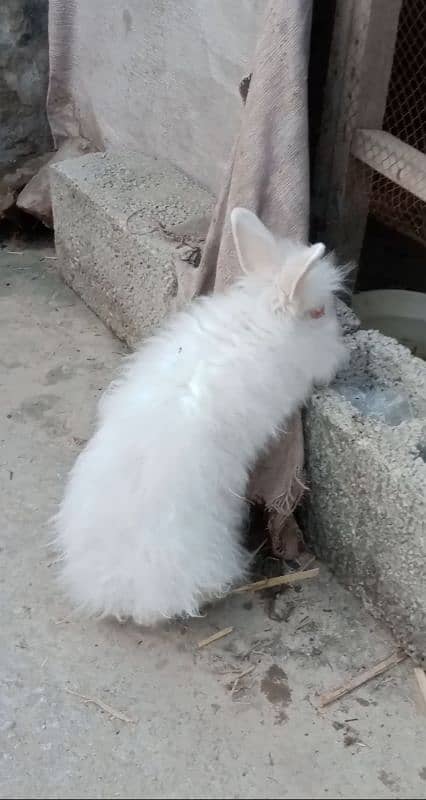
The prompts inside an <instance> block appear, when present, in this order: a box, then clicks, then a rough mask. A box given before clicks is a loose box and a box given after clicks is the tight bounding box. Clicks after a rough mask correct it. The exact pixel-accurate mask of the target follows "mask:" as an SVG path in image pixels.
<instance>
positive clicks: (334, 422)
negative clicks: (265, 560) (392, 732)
mask: <svg viewBox="0 0 426 800" xmlns="http://www.w3.org/2000/svg"><path fill="white" fill-rule="evenodd" d="M348 342H349V343H350V346H351V361H350V364H349V366H348V368H347V370H346V371H345V372H344V373H343V374H342V376H341V381H342V382H343V383H344V382H345V381H346V382H350V383H353V382H354V381H359V382H360V383H363V384H364V385H365V386H367V387H370V388H371V387H377V386H379V387H386V388H388V389H389V388H390V389H393V390H395V391H396V392H398V393H401V394H402V395H403V396H405V398H406V402H408V403H409V405H410V406H411V419H407V420H406V421H403V422H402V423H401V424H400V425H398V426H397V427H391V426H390V425H388V424H386V423H384V422H381V421H379V420H376V419H373V418H371V417H369V416H365V415H363V414H362V413H360V412H359V411H358V410H357V409H356V408H355V407H354V406H353V405H352V404H351V403H349V402H348V401H347V400H345V399H344V398H343V397H342V396H341V395H340V394H339V393H338V391H337V387H333V388H330V389H329V390H327V391H322V392H320V393H317V394H315V395H314V397H313V399H312V402H311V404H310V406H309V409H308V412H307V414H306V425H305V430H306V446H307V461H308V474H309V481H310V488H311V491H310V493H309V504H308V525H309V530H310V535H311V537H312V540H313V542H314V544H315V547H316V549H317V551H318V553H319V554H320V555H321V556H322V557H323V558H324V559H325V560H326V561H327V562H328V563H329V564H330V565H331V566H332V568H333V570H334V571H335V572H336V574H337V575H338V576H339V578H341V579H342V580H343V581H344V582H345V583H346V584H347V585H348V586H349V587H350V588H351V589H353V590H354V591H355V592H356V593H357V594H358V595H359V596H360V597H361V598H362V599H363V601H364V603H365V604H366V606H367V608H369V609H370V610H371V611H372V612H373V613H374V614H375V615H376V616H378V617H380V618H381V619H382V620H384V621H385V622H386V623H387V624H388V625H389V626H390V628H391V630H392V631H393V632H394V633H395V634H396V636H397V637H398V638H399V639H400V640H401V641H402V642H403V643H404V645H405V646H406V647H407V648H408V649H409V651H411V652H412V653H414V654H415V655H416V656H417V658H419V659H420V660H421V659H422V658H423V659H424V658H425V657H426V581H425V563H426V464H425V454H426V365H425V363H424V362H423V361H420V360H419V359H416V358H413V357H412V356H411V354H410V353H409V351H408V350H406V349H405V348H403V347H401V346H400V345H398V344H397V343H396V342H395V341H394V340H393V339H388V338H385V337H383V336H381V334H379V333H377V332H373V331H360V332H358V333H355V334H354V335H353V336H351V337H348Z"/></svg>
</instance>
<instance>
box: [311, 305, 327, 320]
mask: <svg viewBox="0 0 426 800" xmlns="http://www.w3.org/2000/svg"><path fill="white" fill-rule="evenodd" d="M324 314H325V308H324V306H321V307H320V308H311V310H310V311H309V316H310V317H311V318H312V319H319V318H320V317H323V316H324Z"/></svg>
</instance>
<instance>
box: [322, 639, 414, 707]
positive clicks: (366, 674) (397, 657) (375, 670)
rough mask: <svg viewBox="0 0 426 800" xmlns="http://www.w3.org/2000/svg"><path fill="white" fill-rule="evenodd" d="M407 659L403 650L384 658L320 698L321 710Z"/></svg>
mask: <svg viewBox="0 0 426 800" xmlns="http://www.w3.org/2000/svg"><path fill="white" fill-rule="evenodd" d="M405 658H407V654H406V653H404V651H403V650H397V651H396V652H395V653H392V655H390V656H388V657H387V658H384V659H383V660H382V661H379V663H378V664H375V665H374V667H370V669H363V670H362V671H361V672H359V673H358V675H355V676H354V677H353V678H349V680H347V681H346V683H344V684H343V685H342V686H340V687H339V689H334V690H333V691H332V692H325V693H324V694H322V695H321V696H320V699H319V704H320V707H321V708H324V707H325V706H329V705H330V703H334V702H335V701H336V700H339V699H340V698H341V697H343V696H344V695H345V694H349V692H353V691H354V689H358V687H359V686H362V685H363V684H364V683H367V681H371V679H372V678H376V677H377V676H378V675H381V674H382V672H386V670H388V669H390V668H391V667H395V666H396V665H397V664H399V663H400V662H401V661H404V659H405Z"/></svg>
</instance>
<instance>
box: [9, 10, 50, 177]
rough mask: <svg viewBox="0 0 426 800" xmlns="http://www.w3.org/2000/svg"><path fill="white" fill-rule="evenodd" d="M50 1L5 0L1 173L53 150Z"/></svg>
mask: <svg viewBox="0 0 426 800" xmlns="http://www.w3.org/2000/svg"><path fill="white" fill-rule="evenodd" d="M47 9H48V0H2V3H1V24H0V173H1V172H3V171H4V170H7V169H11V167H12V166H13V165H14V163H15V162H16V160H17V159H20V158H21V157H23V156H28V155H32V154H39V153H43V152H45V151H46V150H49V149H50V146H51V145H50V132H49V127H48V123H47V117H46V92H47V81H48V70H49V54H48V42H47Z"/></svg>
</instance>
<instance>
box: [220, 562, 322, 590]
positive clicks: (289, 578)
mask: <svg viewBox="0 0 426 800" xmlns="http://www.w3.org/2000/svg"><path fill="white" fill-rule="evenodd" d="M317 575H319V569H318V567H314V569H308V570H302V571H299V572H289V573H288V574H287V575H278V576H277V577H276V578H262V580H260V581H255V582H254V583H246V584H245V585H244V586H238V587H237V588H236V589H233V590H232V591H231V592H230V594H240V593H241V592H260V591H262V590H263V589H271V588H272V587H274V586H286V585H289V584H292V583H301V581H307V580H309V579H310V578H316V577H317Z"/></svg>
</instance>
